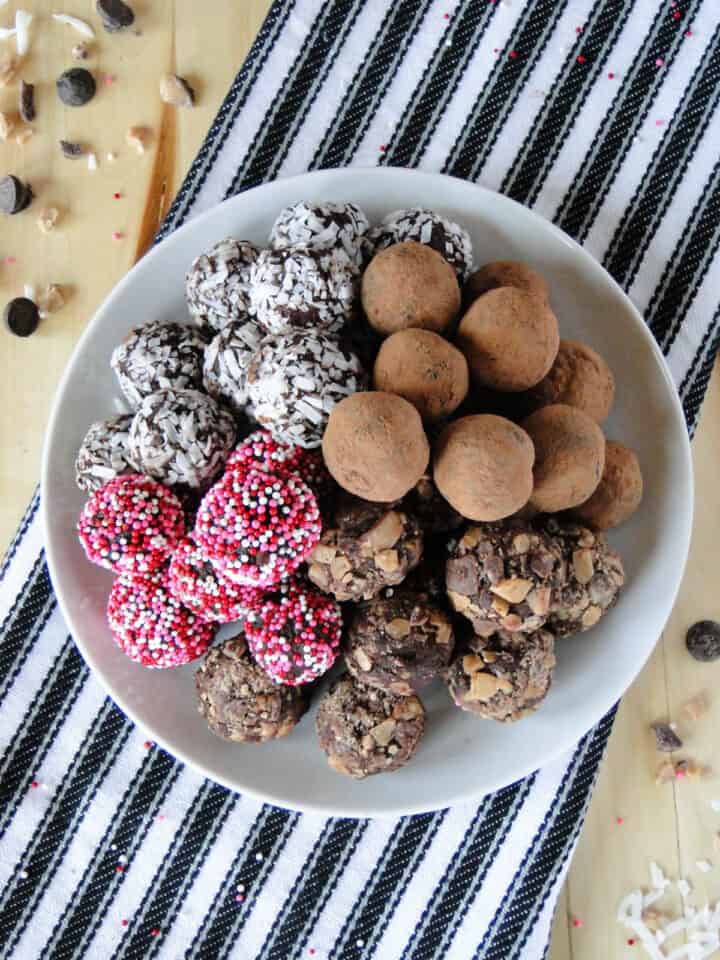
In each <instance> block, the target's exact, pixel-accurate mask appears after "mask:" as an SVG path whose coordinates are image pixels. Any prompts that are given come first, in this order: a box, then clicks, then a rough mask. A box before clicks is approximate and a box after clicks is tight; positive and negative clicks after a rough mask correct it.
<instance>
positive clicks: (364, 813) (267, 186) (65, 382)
mask: <svg viewBox="0 0 720 960" xmlns="http://www.w3.org/2000/svg"><path fill="white" fill-rule="evenodd" d="M349 173H351V174H352V175H362V176H371V177H375V178H378V179H382V178H383V177H386V176H388V175H396V174H398V173H401V174H402V176H403V177H406V178H414V179H417V180H418V181H420V180H425V181H427V180H435V181H437V180H438V179H439V180H449V181H453V182H455V183H458V184H462V186H463V188H466V189H471V190H473V191H475V192H476V193H477V196H478V200H479V202H482V199H483V198H484V197H488V196H491V197H492V198H493V201H494V202H495V201H497V200H499V201H500V202H501V203H507V204H509V205H512V206H514V207H516V208H520V209H521V210H522V211H523V214H524V215H529V216H530V217H531V218H532V219H533V220H534V221H535V223H536V224H537V225H538V226H539V227H540V228H541V229H544V230H549V231H550V232H551V233H552V234H554V236H555V237H556V239H558V240H559V241H561V242H562V243H563V244H565V245H566V246H568V247H570V249H571V250H572V251H573V253H574V254H576V255H579V256H580V258H581V259H582V261H583V264H584V268H585V269H588V270H590V271H592V272H594V273H595V274H596V275H598V276H600V277H602V280H603V282H605V283H606V284H609V285H610V286H611V287H612V288H614V291H615V293H616V294H619V296H620V297H621V298H622V300H623V301H624V304H625V307H626V308H627V309H629V311H630V312H631V313H632V314H633V315H634V319H635V321H636V322H637V326H638V327H639V328H640V330H641V331H642V335H643V337H644V339H645V342H646V344H647V345H649V347H650V349H651V352H652V353H653V355H654V357H655V360H656V361H657V365H658V367H659V368H660V370H661V371H662V375H663V378H664V380H665V385H666V387H667V390H668V392H669V395H670V398H671V407H672V414H673V417H674V418H675V419H676V420H677V421H679V423H680V424H681V426H682V431H681V435H682V437H683V442H682V444H681V448H680V449H678V450H675V451H674V454H675V455H679V456H680V457H681V461H682V471H683V473H684V479H685V484H686V487H687V498H684V502H683V503H682V504H681V509H682V511H683V515H684V530H683V534H684V535H683V539H682V542H681V543H680V544H678V546H679V548H680V553H679V554H678V559H680V560H681V562H680V563H679V564H678V566H677V569H678V575H677V578H676V583H675V586H674V589H673V590H672V592H671V593H669V594H666V597H667V598H668V600H669V601H670V602H669V603H668V607H667V609H668V612H667V615H666V617H665V621H664V624H663V628H662V629H661V630H660V633H659V634H658V638H657V640H656V641H655V644H653V646H652V647H650V648H649V649H648V650H647V653H646V655H645V657H644V658H643V659H642V661H641V662H640V663H639V665H638V666H637V669H635V670H634V672H633V674H632V676H630V677H629V678H628V679H627V682H626V683H624V684H623V685H622V689H619V690H616V689H615V688H614V687H613V689H612V690H610V689H608V691H606V694H605V695H604V696H603V697H601V698H600V699H601V701H602V702H603V706H602V707H597V708H596V709H595V710H593V717H592V720H591V722H590V724H589V725H587V726H584V729H583V730H582V732H581V733H580V734H579V735H575V734H573V735H572V736H571V737H570V738H563V737H560V738H558V742H557V743H556V744H555V745H554V746H553V748H551V749H549V750H548V751H547V753H545V755H544V759H543V764H542V766H543V767H545V766H548V765H549V764H551V763H553V762H554V761H555V760H557V758H558V757H559V756H560V755H561V754H563V753H565V752H566V751H568V750H570V749H572V748H573V747H574V746H575V745H576V744H577V743H579V741H580V740H581V739H582V738H583V737H584V736H585V735H586V734H587V733H588V731H589V730H591V729H592V728H593V727H594V726H595V725H596V724H597V723H598V721H599V720H601V719H602V717H603V716H605V714H606V713H607V712H608V710H610V709H611V708H612V707H613V705H614V704H615V703H616V702H617V701H618V700H619V699H620V698H621V697H622V696H623V695H624V693H625V692H626V691H627V689H628V688H629V687H630V685H631V684H632V683H633V682H634V680H635V679H636V678H637V676H638V675H639V673H640V671H641V670H642V669H643V667H644V666H645V664H646V662H647V660H648V659H649V657H650V656H651V654H652V652H653V650H654V649H655V646H656V645H657V642H658V640H659V639H660V637H661V635H662V630H663V629H664V627H665V626H666V625H667V622H668V620H669V617H670V615H671V614H672V611H673V608H674V606H675V602H676V599H677V596H678V593H679V590H680V586H681V584H682V582H683V577H684V571H685V567H686V563H687V558H688V553H689V549H690V542H691V536H692V526H693V515H694V499H695V498H694V473H693V463H692V452H691V446H690V437H689V435H688V431H687V425H686V421H685V415H684V412H683V408H682V404H681V402H680V397H679V395H678V392H677V389H676V387H675V384H674V381H673V379H672V375H671V373H670V370H669V367H668V364H667V361H666V359H665V356H664V355H663V353H662V351H661V350H660V347H659V346H658V343H657V341H656V340H655V338H654V336H653V335H652V333H651V332H650V330H649V329H648V327H647V325H646V323H645V321H644V319H643V317H642V314H641V313H640V311H639V310H638V309H637V307H636V306H635V305H634V303H633V302H632V301H631V300H630V298H629V297H628V295H627V294H626V293H625V291H624V290H623V289H622V287H620V285H619V284H618V283H617V281H616V280H615V279H614V277H612V275H611V274H610V273H608V271H607V270H605V268H604V267H603V266H602V264H601V263H600V262H599V261H598V260H596V259H595V258H594V257H593V256H592V254H590V253H589V252H588V251H587V250H586V249H585V248H584V247H583V246H581V245H580V244H579V243H578V242H577V241H576V240H574V239H573V238H572V237H570V236H569V235H568V234H567V233H565V232H564V231H563V230H562V229H560V227H558V226H557V225H556V224H554V223H553V222H552V221H550V220H548V219H546V218H545V217H544V216H542V214H540V213H538V212H537V211H536V210H533V209H532V208H530V207H526V206H525V205H524V204H521V203H518V201H516V200H514V199H513V198H512V197H508V196H506V195H505V194H502V193H499V192H498V191H495V190H491V189H489V188H488V187H484V186H482V185H481V184H478V183H474V182H472V181H469V180H463V179H462V178H460V177H453V176H449V175H448V174H443V173H436V172H432V171H426V170H417V169H407V168H404V167H392V166H387V167H386V166H381V167H377V166H376V167H372V166H370V167H362V166H358V167H337V168H329V169H323V170H315V171H309V172H307V173H301V174H297V175H295V176H292V177H284V178H277V179H276V180H272V181H268V182H266V183H262V184H258V185H257V186H255V187H252V188H251V189H250V190H247V191H243V192H242V193H240V194H235V195H234V196H232V197H229V198H227V199H225V200H223V201H221V202H220V203H217V204H214V205H213V206H212V207H210V208H209V209H208V210H204V211H203V212H202V213H200V214H198V215H197V216H195V217H192V218H191V219H189V220H187V221H186V222H185V223H183V224H182V225H181V226H180V227H178V228H177V229H175V230H174V231H173V232H172V233H171V234H170V235H169V236H167V237H165V238H164V239H163V240H162V241H161V242H160V243H158V244H156V245H154V246H153V247H151V248H150V249H149V250H148V251H147V252H146V253H145V254H144V255H143V256H142V257H141V258H140V259H139V260H138V261H137V262H136V263H135V264H133V266H132V267H131V268H130V269H129V270H128V271H127V273H126V274H125V275H124V276H123V277H122V278H121V279H120V280H119V281H118V283H117V284H116V285H115V286H114V287H113V288H112V289H111V290H110V292H109V293H108V294H107V296H106V297H105V298H104V299H103V301H102V303H101V304H100V305H99V306H98V307H97V309H96V310H95V312H94V313H93V316H92V317H91V319H90V321H89V322H88V323H87V325H86V326H85V329H84V330H83V332H82V334H81V336H80V338H79V339H78V341H77V343H76V344H75V347H74V348H73V351H72V353H71V355H70V357H69V358H68V360H67V363H66V365H65V368H64V370H63V373H62V376H61V377H60V380H59V382H58V385H57V387H56V390H55V393H54V395H53V400H52V405H51V409H50V415H49V417H48V421H47V427H46V431H45V439H44V443H43V450H42V460H41V471H40V475H41V481H40V489H41V496H40V500H41V504H40V506H41V518H42V530H43V546H44V549H45V555H46V560H47V564H48V570H49V573H50V579H51V581H52V584H53V589H54V591H55V595H56V598H57V601H58V606H59V608H60V611H61V613H62V615H63V618H64V619H65V622H66V624H67V627H68V630H69V632H70V634H71V636H72V638H73V641H74V643H75V644H76V646H77V647H78V650H79V651H80V654H81V655H82V657H83V659H84V661H85V662H86V664H87V665H88V667H89V669H90V670H91V672H92V674H93V676H94V677H95V678H96V679H97V680H98V682H99V683H100V684H101V686H102V688H103V689H104V691H105V693H106V694H107V695H108V696H109V697H110V698H111V699H112V700H113V702H114V703H115V705H116V706H117V707H118V708H119V709H120V710H121V711H122V712H123V713H124V714H125V715H126V716H127V717H128V718H129V719H130V720H131V721H132V722H133V724H135V726H137V727H138V728H139V729H140V730H143V731H145V732H147V733H148V734H150V735H151V736H152V739H153V740H154V742H155V743H156V744H158V745H159V746H160V747H162V748H163V749H164V750H165V751H166V752H168V753H169V754H170V755H171V756H172V757H174V758H175V759H177V760H178V761H179V762H181V763H184V764H186V765H187V766H188V767H190V768H191V769H192V770H194V771H196V772H197V773H199V774H200V775H201V776H204V777H206V778H207V779H209V780H212V781H213V782H215V783H219V784H220V785H221V786H224V787H226V788H227V789H230V790H233V791H234V792H236V793H241V794H243V795H246V796H248V797H252V798H253V799H255V800H258V801H261V802H265V803H270V804H273V805H275V806H278V807H281V808H283V809H286V810H293V811H299V812H301V813H311V814H320V815H323V816H328V817H332V816H335V817H337V816H341V817H360V818H366V817H372V818H383V817H399V816H411V815H414V814H418V813H427V812H431V811H433V810H441V809H444V808H445V807H447V806H450V805H457V804H461V803H468V802H473V801H477V800H479V799H481V798H482V797H483V796H486V795H487V794H489V793H492V792H494V791H496V790H498V789H502V788H503V787H505V786H508V785H509V783H515V782H518V781H519V780H521V779H523V778H524V777H526V776H528V775H529V774H531V773H533V772H534V771H535V770H537V769H540V768H538V767H537V766H535V765H534V764H533V763H532V762H528V763H526V764H523V765H521V766H520V768H519V769H520V773H519V775H516V773H517V771H514V773H513V779H512V780H511V781H509V782H508V781H507V779H506V778H503V777H502V776H496V777H494V778H490V779H491V783H490V785H489V786H485V787H483V788H482V789H481V790H480V791H478V790H477V789H472V787H469V788H468V789H465V790H460V791H459V790H456V791H455V792H454V794H453V796H452V797H449V798H448V800H447V802H445V803H442V804H441V803H435V804H431V805H429V806H428V805H427V804H422V803H415V804H413V803H402V804H398V805H395V806H393V807H392V808H391V809H388V808H387V804H385V805H384V806H382V807H375V806H374V805H373V802H372V798H366V799H364V801H363V802H362V803H358V804H357V805H355V806H353V805H348V806H346V807H344V808H343V811H339V810H338V809H337V808H335V807H332V806H327V805H326V804H323V803H322V802H317V801H312V800H309V801H308V802H302V803H297V802H295V801H293V803H292V804H290V803H289V802H288V801H287V800H286V799H284V798H283V797H282V796H277V795H275V794H273V793H272V792H267V793H265V792H262V791H259V790H256V789H254V788H253V787H249V786H245V785H242V786H240V785H238V784H237V783H236V782H233V781H232V780H231V779H229V778H226V777H223V776H221V775H218V774H217V773H214V772H210V771H209V770H208V769H207V768H205V767H203V765H202V764H201V763H199V762H198V761H197V760H196V759H195V758H191V757H190V756H188V755H187V754H186V753H185V752H184V750H183V749H182V747H180V748H178V747H177V746H174V745H173V746H171V745H170V744H169V743H168V742H167V741H166V740H165V738H163V737H159V736H157V735H156V733H155V731H153V730H152V728H150V727H148V726H146V725H145V723H144V722H143V721H142V720H140V719H139V717H138V716H137V715H136V714H135V711H134V710H133V708H132V707H129V706H128V705H127V703H126V702H124V699H123V697H122V696H121V695H120V694H119V692H118V691H116V690H114V689H112V688H111V685H110V680H109V679H106V676H105V674H104V672H103V671H102V670H100V669H99V667H98V666H97V665H96V663H95V660H94V657H93V654H92V651H91V650H90V649H89V648H88V647H86V646H85V644H84V642H83V641H82V639H81V636H82V631H81V630H76V629H75V624H74V622H73V618H72V617H71V616H70V614H69V610H68V608H67V606H66V603H65V598H64V594H63V591H62V590H61V589H60V588H59V587H58V583H60V582H61V578H60V577H59V564H58V558H57V555H56V544H55V543H54V541H53V538H52V536H51V532H50V531H51V525H50V514H49V508H50V500H49V498H47V497H45V496H43V493H42V492H43V491H44V490H47V489H50V473H51V452H52V448H53V438H54V437H55V434H56V430H57V428H58V421H59V418H60V411H61V407H62V405H63V398H64V396H65V393H66V392H67V391H68V389H69V387H70V384H71V381H72V376H71V374H72V373H73V372H74V371H73V368H74V366H75V362H76V359H77V357H78V356H79V354H81V353H82V352H83V350H84V347H85V343H86V341H87V340H89V339H90V338H91V336H92V334H93V332H94V330H95V329H96V328H97V327H98V326H99V325H100V323H101V322H102V320H101V317H102V315H103V314H105V313H106V312H107V311H108V310H109V309H111V308H112V303H113V301H114V300H115V299H116V298H117V297H120V296H121V295H122V293H123V292H124V290H125V289H126V287H127V286H129V285H130V284H131V283H132V282H133V277H134V274H135V272H136V270H138V268H139V267H140V265H141V264H142V265H145V264H146V261H148V259H150V260H152V259H154V258H155V257H157V256H162V255H163V254H164V253H165V252H166V251H167V249H168V248H172V246H173V245H174V244H176V243H180V242H181V238H182V237H183V235H184V233H185V232H188V231H190V230H191V229H196V228H197V226H198V225H199V224H200V223H202V222H204V221H206V220H208V219H211V218H212V217H213V216H215V215H216V212H217V210H218V208H220V207H223V206H225V205H232V204H238V205H239V204H240V203H241V202H242V200H243V198H247V196H248V195H250V194H253V193H256V192H260V191H263V192H264V191H269V190H271V189H272V188H273V187H274V186H276V185H277V184H278V183H282V184H284V185H286V186H292V185H293V184H298V186H300V185H302V184H305V183H307V182H308V180H309V179H326V178H327V177H330V178H332V177H343V176H347V175H348V174H349ZM419 195H420V193H419ZM179 238H180V239H179ZM144 268H145V269H147V267H146V266H144Z"/></svg>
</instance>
